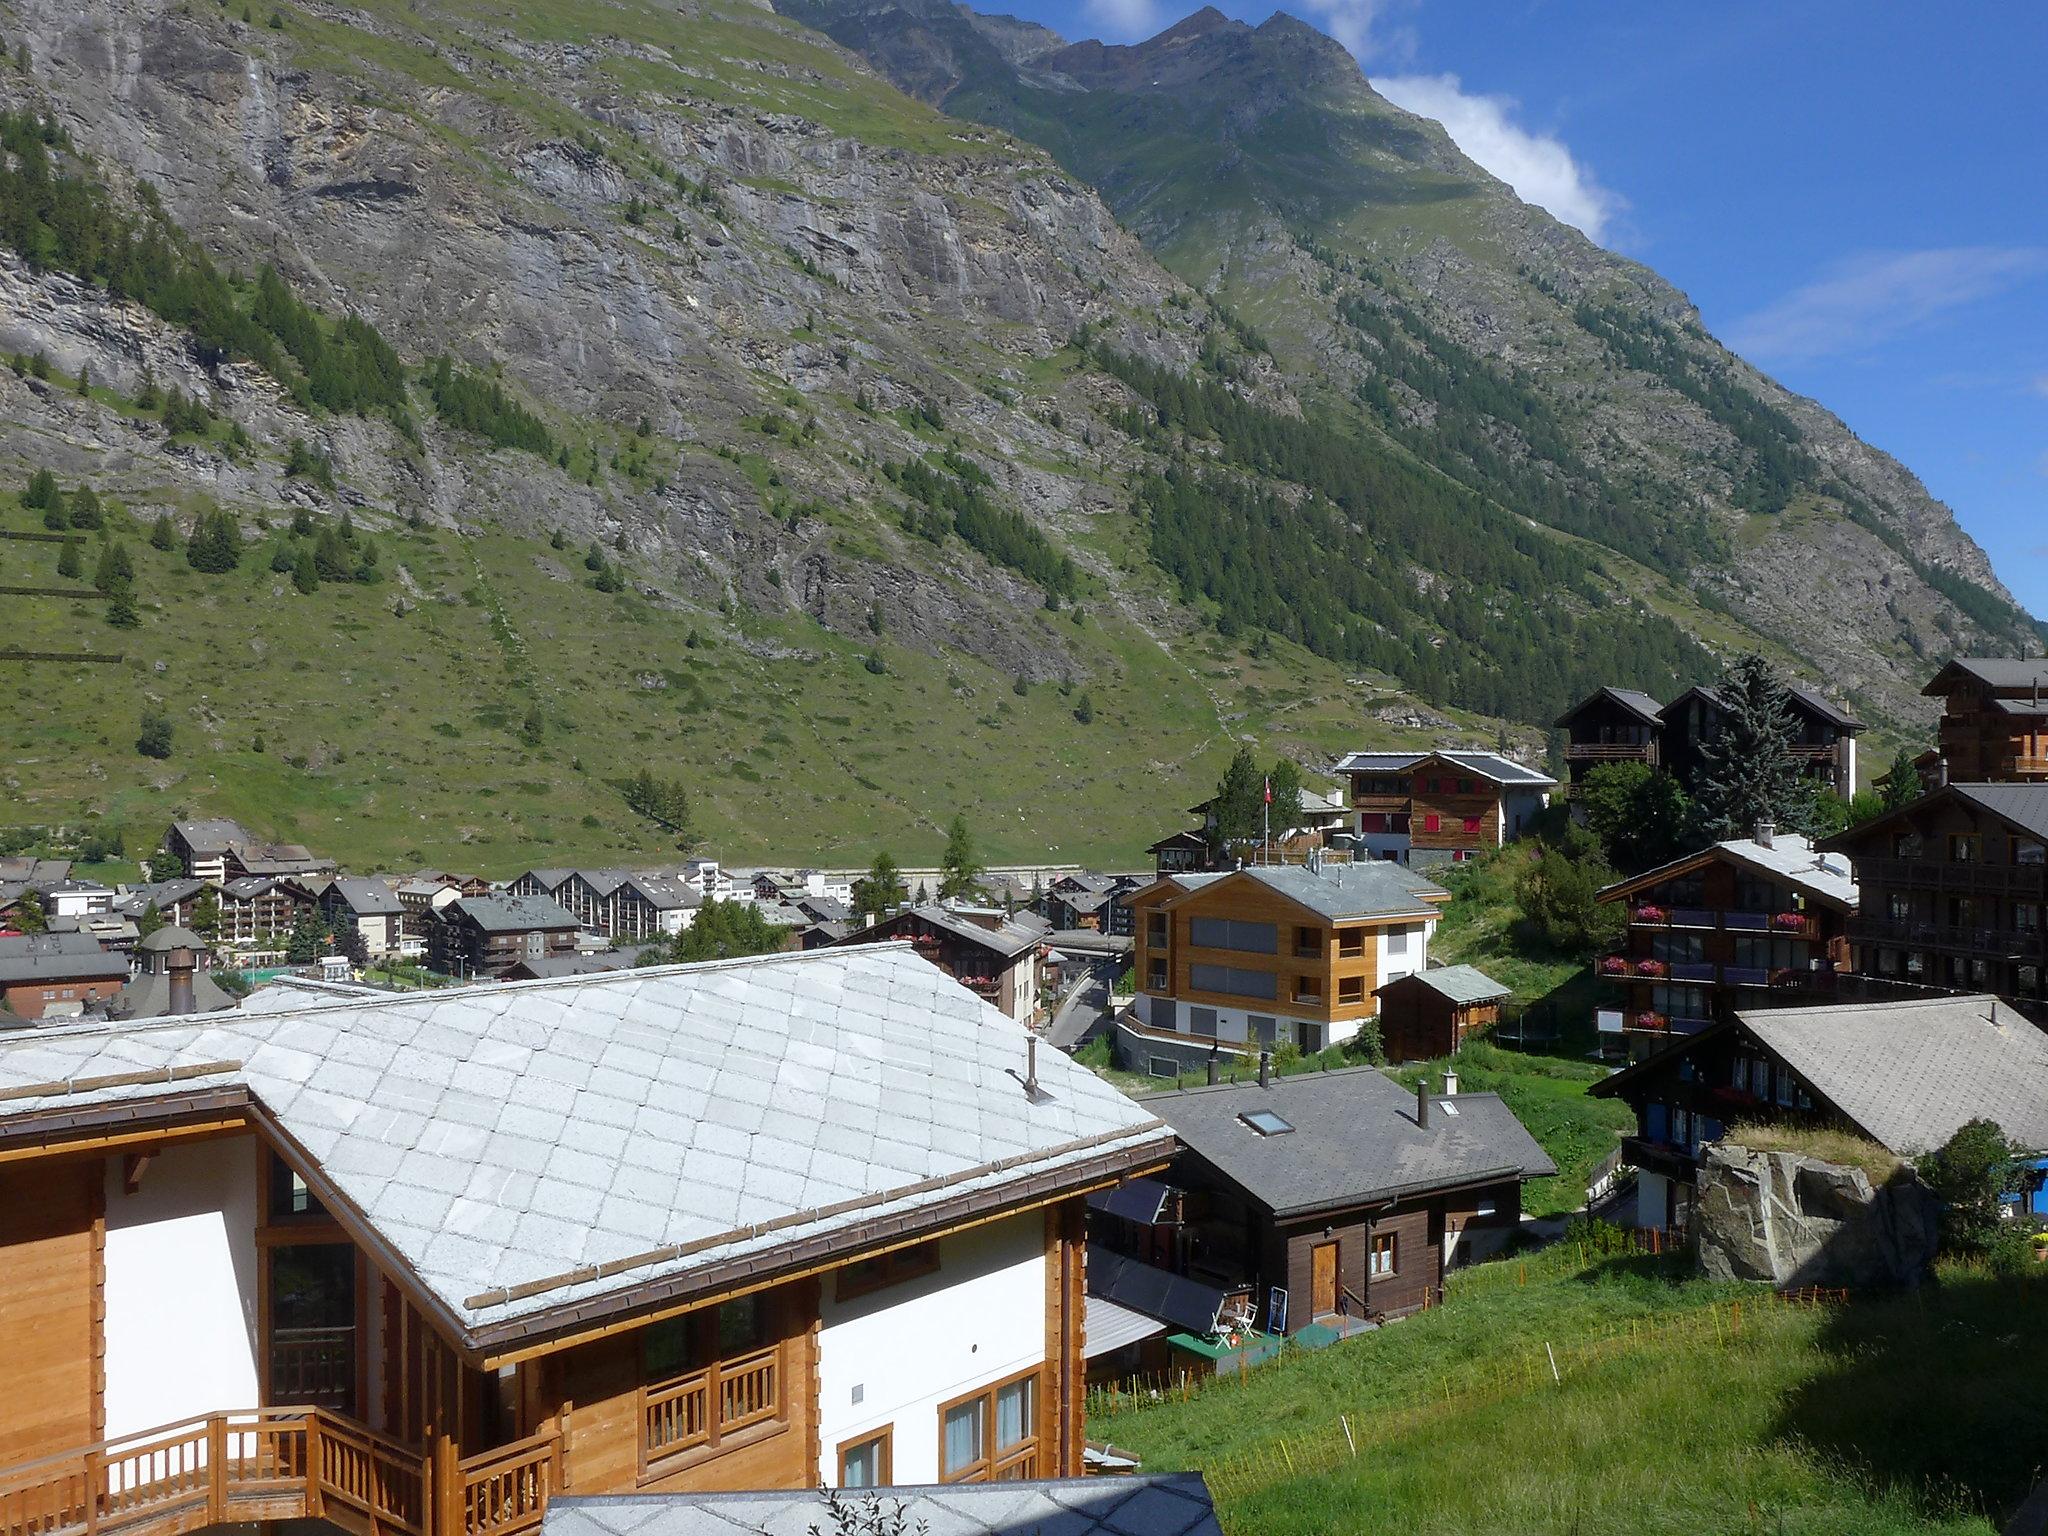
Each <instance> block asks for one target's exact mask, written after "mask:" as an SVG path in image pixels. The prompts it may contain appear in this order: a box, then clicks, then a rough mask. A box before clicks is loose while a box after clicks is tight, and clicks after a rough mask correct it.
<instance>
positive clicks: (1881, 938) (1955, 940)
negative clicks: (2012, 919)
mask: <svg viewBox="0 0 2048 1536" xmlns="http://www.w3.org/2000/svg"><path fill="white" fill-rule="evenodd" d="M1849 937H1850V938H1851V939H1853V940H1855V941H1856V942H1858V943H1862V944H1900V945H1910V946H1912V947H1915V948H1925V949H1932V950H1939V951H1941V952H1943V953H1946V954H1968V955H1980V956H1983V957H1985V958H1988V959H2001V960H2002V959H2005V958H2006V957H2008V956H2020V957H2024V958H2028V959H2039V958H2041V957H2042V955H2043V954H2044V952H2048V935H2044V934H2043V933H2042V931H2041V930H2040V929H2038V928H1989V927H1967V928H1965V927H1958V926H1955V925H1954V924H1950V923H1921V922H1913V921H1910V920H1905V919H1899V918H1888V917H1857V918H1851V919H1850V921H1849Z"/></svg>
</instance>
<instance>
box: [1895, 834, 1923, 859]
mask: <svg viewBox="0 0 2048 1536" xmlns="http://www.w3.org/2000/svg"><path fill="white" fill-rule="evenodd" d="M1922 851H1923V844H1922V842H1921V838H1920V834H1919V833H1918V832H1901V833H1899V834H1898V835H1897V836H1896V837H1894V838H1893V839H1892V857H1893V858H1895V859H1917V858H1919V857H1920V855H1921V853H1922Z"/></svg>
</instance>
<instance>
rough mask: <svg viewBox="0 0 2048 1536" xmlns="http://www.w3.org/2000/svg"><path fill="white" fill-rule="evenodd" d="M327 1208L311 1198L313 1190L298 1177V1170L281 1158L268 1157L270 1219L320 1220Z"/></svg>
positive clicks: (322, 1218)
mask: <svg viewBox="0 0 2048 1536" xmlns="http://www.w3.org/2000/svg"><path fill="white" fill-rule="evenodd" d="M326 1215H327V1210H326V1208H325V1207H324V1206H322V1205H321V1204H320V1202H319V1201H318V1200H316V1199H314V1198H313V1191H312V1190H311V1189H309V1188H307V1187H306V1181H305V1180H304V1179H302V1178H300V1177H299V1171H298V1170H297V1169H296V1168H294V1167H292V1166H291V1164H289V1163H287V1162H286V1161H285V1160H284V1159H283V1158H281V1157H277V1156H275V1155H273V1156H272V1157H271V1158H270V1219H271V1220H272V1221H274V1222H276V1221H320V1220H324V1219H325V1218H326Z"/></svg>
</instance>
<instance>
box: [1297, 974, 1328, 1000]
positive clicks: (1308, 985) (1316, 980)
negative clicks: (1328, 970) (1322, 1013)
mask: <svg viewBox="0 0 2048 1536" xmlns="http://www.w3.org/2000/svg"><path fill="white" fill-rule="evenodd" d="M1294 1000H1295V1001H1296V1002H1297V1003H1319V1002H1321V1001H1322V1000H1323V978H1322V977H1320V976H1297V977H1295V978H1294Z"/></svg>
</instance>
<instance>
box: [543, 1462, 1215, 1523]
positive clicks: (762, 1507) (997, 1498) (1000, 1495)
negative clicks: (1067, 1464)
mask: <svg viewBox="0 0 2048 1536" xmlns="http://www.w3.org/2000/svg"><path fill="white" fill-rule="evenodd" d="M870 1497H873V1498H876V1499H878V1500H879V1501H880V1513H881V1514H882V1522H883V1523H882V1524H879V1525H877V1526H876V1529H878V1530H880V1529H892V1530H893V1529H901V1530H904V1531H909V1532H915V1531H920V1530H928V1531H929V1532H930V1533H931V1536H1221V1533H1222V1527H1221V1526H1220V1525H1219V1524H1218V1523H1217V1520H1216V1508H1215V1505H1214V1504H1213V1503H1212V1502H1211V1501H1210V1498H1209V1489H1208V1485H1207V1484H1205V1483H1204V1482H1203V1481H1202V1474H1201V1473H1199V1472H1161V1473H1153V1474H1149V1475H1146V1476H1140V1477H1074V1478H1060V1479H1056V1480H1051V1481H1045V1482H997V1483H946V1484H938V1485H928V1486H923V1487H902V1488H882V1489H877V1490H875V1492H874V1493H873V1494H872V1495H869V1494H863V1493H842V1494H841V1495H840V1498H841V1499H842V1501H851V1502H852V1503H853V1504H854V1507H855V1509H856V1510H859V1509H860V1508H861V1507H862V1506H863V1505H864V1504H865V1503H866V1501H867V1499H868V1498H870ZM899 1505H900V1506H901V1519H900V1521H899V1520H898V1519H897V1509H898V1506H899ZM834 1528H835V1526H834V1523H833V1521H832V1519H831V1517H830V1516H829V1514H828V1513H827V1508H826V1502H825V1495H824V1494H822V1493H820V1492H818V1491H817V1490H815V1489H805V1490H801V1491H795V1492H789V1493H773V1492H771V1493H651V1494H650V1493H643V1494H609V1495H598V1496H595V1497H579V1496H576V1495H569V1496H566V1497H560V1498H556V1499H554V1500H552V1501H550V1503H549V1504H548V1512H547V1516H546V1518H545V1519H544V1520H543V1521H542V1523H541V1530H542V1532H543V1536H809V1533H811V1532H814V1531H829V1530H832V1529H834ZM861 1529H866V1527H865V1526H862V1527H861Z"/></svg>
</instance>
